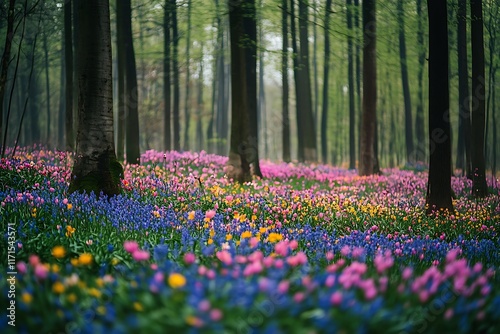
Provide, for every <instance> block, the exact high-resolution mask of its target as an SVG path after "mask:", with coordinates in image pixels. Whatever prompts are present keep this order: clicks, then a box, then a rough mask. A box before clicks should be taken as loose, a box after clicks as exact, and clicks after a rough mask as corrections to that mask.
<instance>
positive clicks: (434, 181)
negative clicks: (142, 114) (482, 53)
mask: <svg viewBox="0 0 500 334" xmlns="http://www.w3.org/2000/svg"><path fill="white" fill-rule="evenodd" d="M427 8H428V12H429V151H430V162H429V180H428V184H427V198H426V207H427V213H428V214H432V213H433V212H435V211H437V210H447V211H448V213H453V204H452V201H451V199H452V193H451V138H450V122H449V121H448V119H447V117H446V115H447V113H448V112H449V107H450V101H449V79H448V22H447V21H448V20H447V19H446V17H447V16H446V15H447V10H446V0H427ZM443 18H444V19H443Z"/></svg>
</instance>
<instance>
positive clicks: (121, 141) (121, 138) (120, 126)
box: [116, 1, 127, 160]
mask: <svg viewBox="0 0 500 334" xmlns="http://www.w3.org/2000/svg"><path fill="white" fill-rule="evenodd" d="M124 10H125V6H124V2H123V1H117V2H116V58H117V74H118V80H117V81H118V82H117V85H118V87H117V90H118V92H117V95H118V96H117V97H118V103H117V105H118V113H117V118H118V119H117V122H116V125H117V127H116V128H117V139H116V142H117V143H116V156H117V158H118V159H120V160H123V159H124V157H125V124H126V123H125V122H126V119H127V103H126V93H125V74H126V58H127V53H126V50H125V43H126V42H125V29H124V28H125V20H126V19H125V15H126V14H125V11H124Z"/></svg>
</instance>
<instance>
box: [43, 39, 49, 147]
mask: <svg viewBox="0 0 500 334" xmlns="http://www.w3.org/2000/svg"><path fill="white" fill-rule="evenodd" d="M43 52H44V56H45V89H46V96H47V129H46V132H47V136H46V138H47V141H46V144H47V145H49V144H50V143H51V133H50V123H51V120H50V76H49V49H48V47H47V33H46V32H44V33H43Z"/></svg>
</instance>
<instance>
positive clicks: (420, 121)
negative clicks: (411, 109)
mask: <svg viewBox="0 0 500 334" xmlns="http://www.w3.org/2000/svg"><path fill="white" fill-rule="evenodd" d="M417 16H418V20H417V48H418V70H417V107H416V117H415V132H416V137H417V143H418V144H417V145H418V146H419V147H418V149H417V151H416V152H417V154H416V156H415V159H416V160H417V161H424V159H425V151H424V150H423V149H421V148H420V145H423V144H424V143H425V135H424V94H423V91H424V90H423V81H424V66H425V45H424V27H423V21H424V15H423V13H422V0H417Z"/></svg>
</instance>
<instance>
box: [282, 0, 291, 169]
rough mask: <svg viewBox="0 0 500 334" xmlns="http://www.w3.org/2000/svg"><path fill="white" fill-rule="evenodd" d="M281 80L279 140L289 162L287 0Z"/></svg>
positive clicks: (283, 25) (286, 0)
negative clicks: (281, 128) (280, 128)
mask: <svg viewBox="0 0 500 334" xmlns="http://www.w3.org/2000/svg"><path fill="white" fill-rule="evenodd" d="M281 24H282V27H281V36H282V43H283V44H282V46H281V80H282V91H283V93H282V97H281V117H282V125H283V131H282V134H281V141H282V145H283V161H285V162H290V160H291V152H290V118H289V117H288V114H289V111H288V109H289V103H288V98H289V96H288V95H289V84H288V0H283V2H282V8H281Z"/></svg>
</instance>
